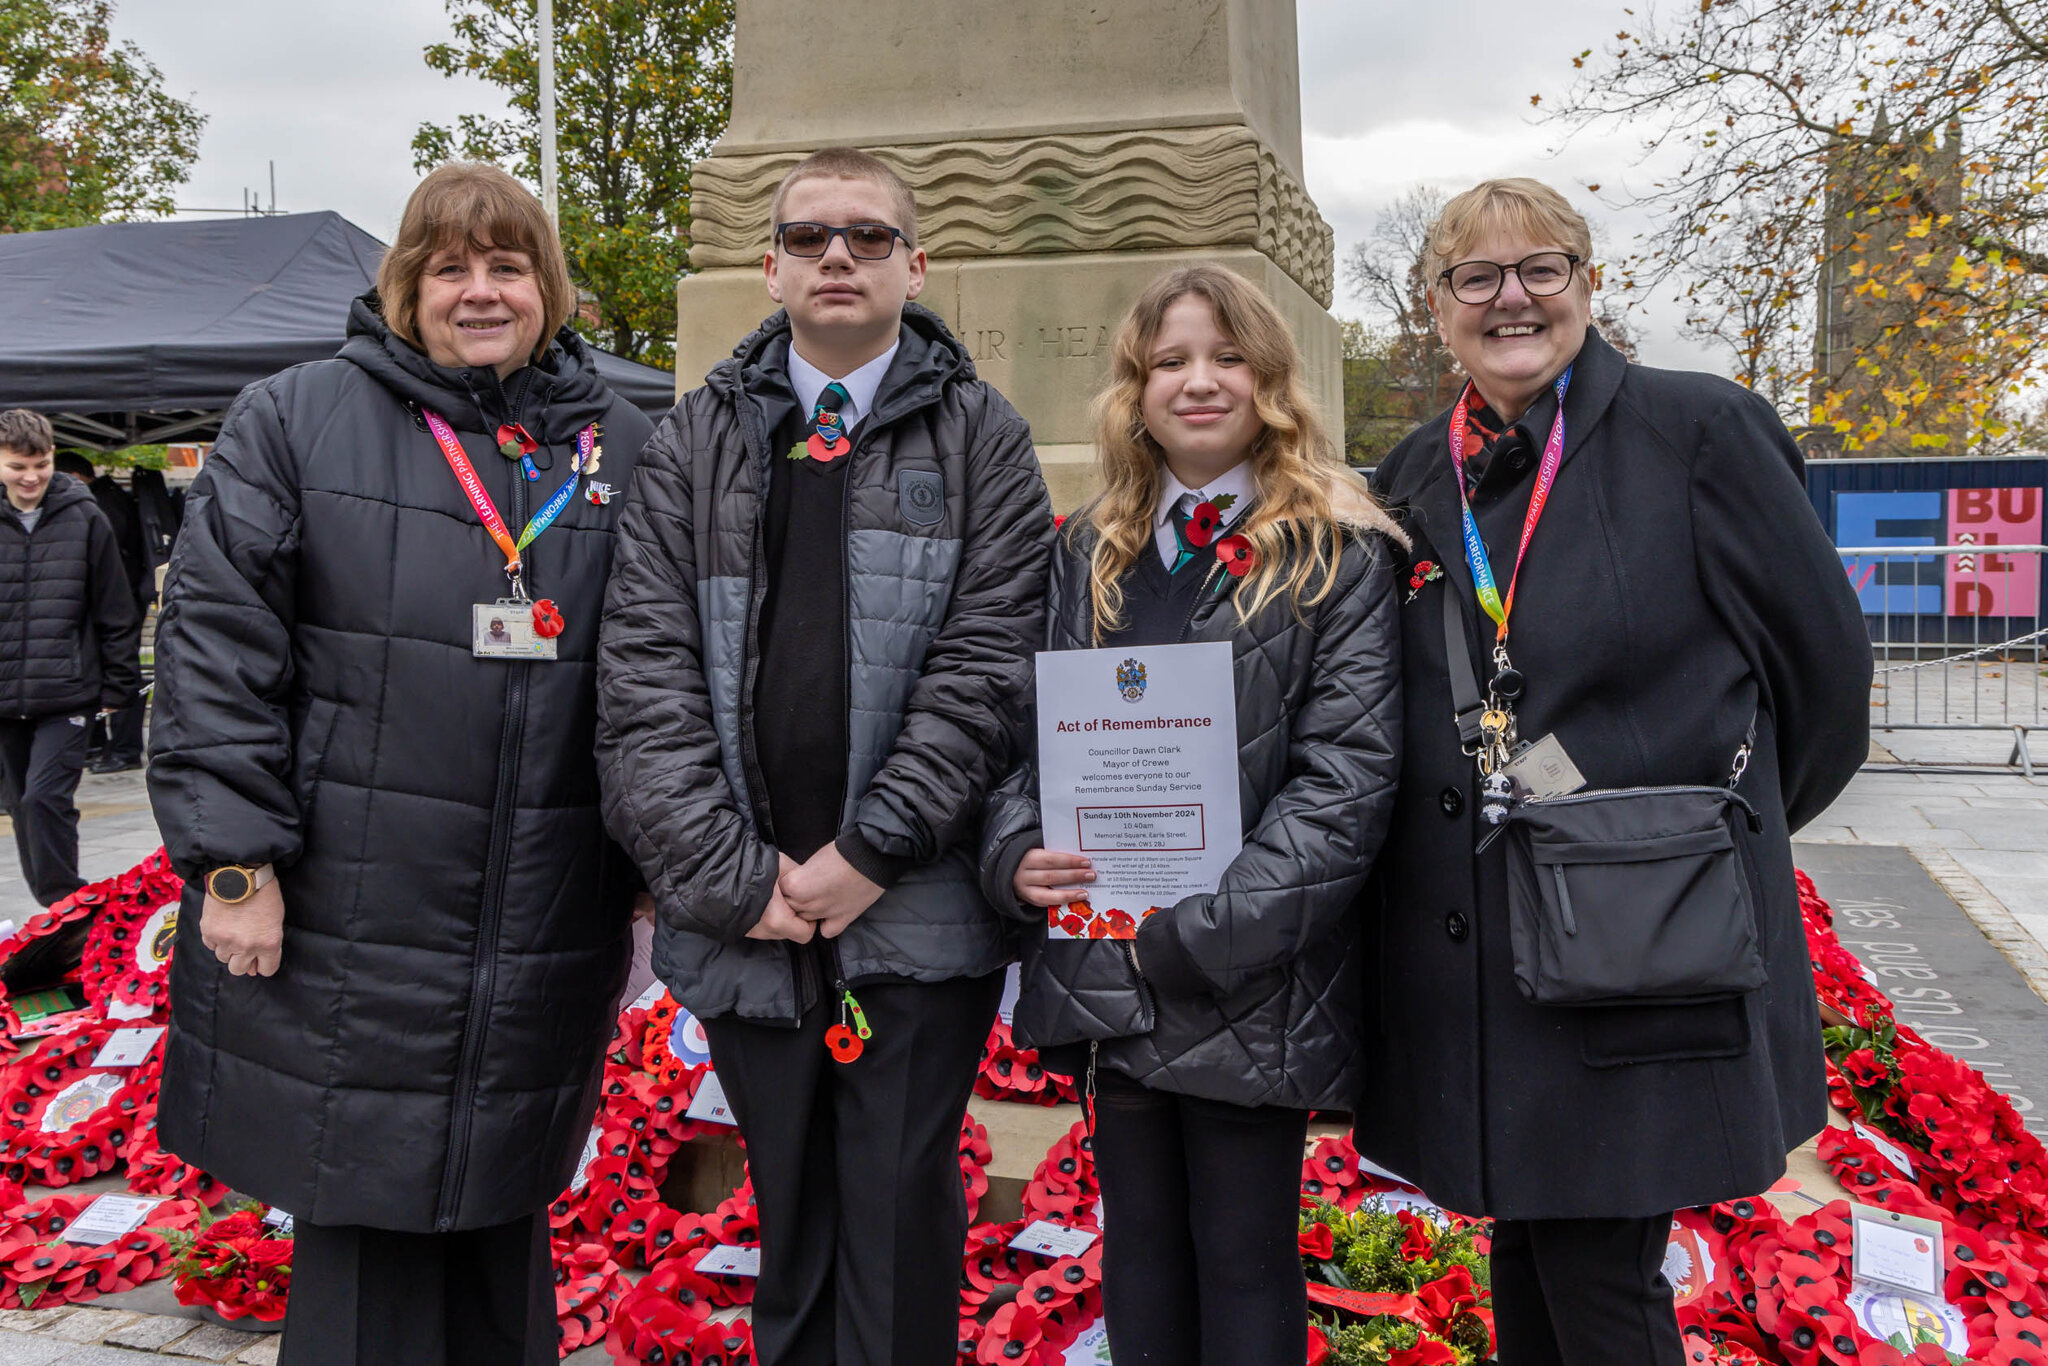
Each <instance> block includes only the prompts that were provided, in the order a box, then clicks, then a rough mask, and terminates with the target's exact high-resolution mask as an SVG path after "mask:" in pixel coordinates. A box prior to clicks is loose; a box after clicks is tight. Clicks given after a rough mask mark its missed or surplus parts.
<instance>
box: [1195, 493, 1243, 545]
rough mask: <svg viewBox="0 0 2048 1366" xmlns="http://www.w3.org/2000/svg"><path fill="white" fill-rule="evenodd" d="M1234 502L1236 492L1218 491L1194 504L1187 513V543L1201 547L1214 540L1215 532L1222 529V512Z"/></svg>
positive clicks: (1235, 500) (1228, 509) (1227, 509)
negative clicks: (1207, 499)
mask: <svg viewBox="0 0 2048 1366" xmlns="http://www.w3.org/2000/svg"><path fill="white" fill-rule="evenodd" d="M1236 502H1237V495H1236V494H1234V493H1219V494H1217V495H1216V496H1215V497H1214V498H1212V499H1210V500H1209V501H1208V502H1206V503H1197V504H1195V510H1194V511H1193V512H1190V513H1189V514H1188V544H1189V545H1191V546H1196V547H1201V546H1205V545H1207V544H1209V542H1211V541H1213V540H1215V539H1216V533H1217V532H1219V531H1221V530H1223V514H1224V513H1226V512H1228V511H1230V508H1231V505H1232V504H1234V503H1236Z"/></svg>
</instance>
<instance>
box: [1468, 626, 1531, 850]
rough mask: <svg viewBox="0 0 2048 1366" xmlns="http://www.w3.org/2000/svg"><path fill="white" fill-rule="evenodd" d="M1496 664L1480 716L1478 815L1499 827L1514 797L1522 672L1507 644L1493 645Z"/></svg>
mask: <svg viewBox="0 0 2048 1366" xmlns="http://www.w3.org/2000/svg"><path fill="white" fill-rule="evenodd" d="M1493 665H1494V671H1493V681H1492V682H1491V683H1489V684H1488V685H1487V688H1486V710H1485V712H1483V713H1482V714H1481V715H1480V717H1479V755H1478V758H1479V773H1480V784H1479V819H1480V820H1482V821H1484V822H1485V823H1486V824H1487V825H1489V826H1494V827H1498V826H1500V825H1501V824H1502V823H1503V822H1505V821H1506V820H1507V818H1508V808H1509V806H1510V805H1512V803H1513V801H1514V785H1513V784H1512V783H1511V782H1509V781H1508V775H1507V766H1508V760H1509V756H1510V752H1511V751H1512V750H1513V748H1514V744H1515V739H1516V730H1515V710H1514V707H1515V703H1516V702H1517V701H1518V700H1520V698H1521V696H1522V672H1521V670H1519V669H1517V668H1516V667H1515V666H1514V665H1513V664H1511V663H1509V662H1508V651H1507V646H1506V645H1504V644H1496V645H1495V646H1494V647H1493Z"/></svg>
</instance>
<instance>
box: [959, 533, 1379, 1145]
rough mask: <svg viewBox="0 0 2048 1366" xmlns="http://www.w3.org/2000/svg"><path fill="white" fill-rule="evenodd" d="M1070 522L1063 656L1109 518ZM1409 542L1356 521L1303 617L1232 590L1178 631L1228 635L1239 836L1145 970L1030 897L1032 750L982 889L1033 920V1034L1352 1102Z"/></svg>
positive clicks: (1245, 1083)
mask: <svg viewBox="0 0 2048 1366" xmlns="http://www.w3.org/2000/svg"><path fill="white" fill-rule="evenodd" d="M1067 527H1068V530H1067V532H1066V533H1065V534H1064V535H1062V536H1061V537H1060V538H1059V541H1058V542H1057V545H1056V548H1055V553H1054V556H1053V569H1052V588H1051V608H1050V610H1049V612H1048V613H1047V619H1046V648H1047V649H1048V650H1084V649H1088V648H1090V646H1091V644H1092V641H1093V635H1094V624H1093V623H1094V611H1093V608H1092V605H1091V602H1090V599H1089V593H1088V556H1089V552H1090V550H1091V548H1092V547H1093V544H1094V532H1093V528H1092V527H1091V526H1089V525H1088V523H1087V521H1086V519H1085V518H1084V517H1080V516H1076V517H1075V518H1073V519H1070V520H1069V521H1068V523H1067ZM1143 553H1145V554H1151V553H1152V549H1151V545H1150V543H1149V542H1148V543H1147V544H1146V547H1145V550H1144V552H1143ZM1398 553H1399V551H1398V550H1396V549H1395V548H1394V546H1393V544H1392V542H1390V541H1389V540H1387V539H1386V538H1385V537H1384V536H1383V535H1381V534H1379V533H1377V532H1371V533H1364V534H1361V535H1360V537H1359V538H1358V539H1357V540H1356V541H1355V542H1353V543H1352V544H1350V545H1348V546H1347V547H1346V549H1345V552H1344V555H1343V558H1342V561H1341V563H1340V565H1339V569H1338V574H1337V581H1336V583H1335V584H1334V585H1333V586H1332V588H1331V590H1330V592H1329V594H1328V595H1327V596H1326V597H1325V598H1324V599H1323V601H1322V602H1320V603H1318V604H1316V605H1315V606H1313V607H1310V608H1308V609H1306V612H1305V614H1304V615H1303V616H1297V615H1296V614H1295V611H1294V609H1293V607H1292V606H1291V604H1290V603H1289V602H1288V600H1287V598H1286V596H1285V595H1284V594H1283V595H1281V596H1280V597H1279V598H1277V599H1276V600H1275V601H1273V602H1271V603H1269V604H1267V606H1266V607H1265V609H1264V610H1263V611H1261V612H1260V613H1259V614H1258V615H1257V616H1255V617H1253V618H1252V620H1251V622H1250V623H1249V624H1248V625H1242V626H1241V625H1239V623H1238V619H1237V608H1236V606H1235V604H1234V603H1233V601H1232V599H1231V597H1230V596H1229V595H1227V594H1220V595H1219V594H1214V593H1208V592H1206V591H1205V592H1204V594H1203V596H1202V597H1201V599H1200V600H1199V603H1198V605H1197V606H1196V608H1195V611H1194V613H1193V615H1192V616H1191V617H1190V618H1189V621H1188V624H1187V627H1186V629H1185V630H1184V631H1183V633H1182V635H1181V641H1182V642H1196V641H1228V642H1229V643H1230V646H1231V658H1232V676H1233V679H1234V682H1235V690H1236V700H1237V762H1238V808H1239V811H1240V813H1241V815H1242V818H1243V822H1244V846H1243V848H1242V849H1241V850H1240V852H1239V853H1238V856H1237V858H1236V859H1235V860H1233V861H1232V862H1231V865H1230V867H1229V869H1228V870H1227V871H1226V872H1225V873H1224V875H1223V880H1222V883H1221V884H1220V886H1219V887H1218V889H1217V891H1216V892H1215V893H1213V894H1210V895H1205V896H1191V897H1188V898H1186V899H1184V900H1183V901H1181V902H1180V903H1179V904H1178V905H1176V906H1174V907H1172V908H1171V910H1170V911H1162V912H1159V913H1156V914H1154V915H1153V916H1152V917H1151V918H1150V919H1148V920H1147V921H1146V922H1145V924H1144V927H1143V928H1142V929H1141V930H1140V931H1139V934H1138V939H1137V960H1138V962H1139V964H1140V965H1142V966H1143V968H1144V970H1145V974H1146V976H1145V978H1144V980H1142V981H1141V980H1140V978H1139V976H1138V974H1137V972H1135V971H1134V970H1133V968H1132V966H1131V958H1130V956H1129V955H1128V954H1127V953H1126V952H1125V950H1124V946H1123V945H1121V944H1118V943H1115V942H1113V941H1108V940H1073V939H1063V940H1048V939H1047V938H1046V934H1045V912H1044V911H1043V910H1041V909H1039V908H1037V907H1034V906H1028V905H1024V904H1022V903H1020V902H1019V901H1018V900H1017V896H1016V892H1015V890H1014V889H1013V887H1012V885H1011V884H1012V879H1013V878H1014V877H1015V875H1016V870H1017V865H1018V863H1019V862H1020V861H1021V860H1022V859H1023V857H1024V855H1025V853H1026V852H1027V851H1029V850H1030V849H1033V848H1036V847H1038V846H1039V844H1040V842H1041V840H1040V832H1039V811H1038V770H1037V766H1036V764H1035V763H1032V764H1027V765H1025V766H1024V767H1022V768H1019V769H1018V770H1017V771H1015V772H1013V773H1012V774H1011V775H1010V776H1009V778H1008V779H1006V780H1005V781H1004V783H1003V785H1002V787H1001V788H1000V789H999V790H998V791H997V793H996V794H995V795H994V796H993V797H992V798H991V799H990V801H989V805H988V812H987V818H986V822H985V825H984V829H983V834H982V889H983V891H984V893H985V894H986V895H987V896H988V898H989V899H990V901H992V902H994V903H995V904H996V905H998V906H1001V907H1002V908H1003V909H1004V910H1005V911H1006V912H1007V913H1009V914H1011V915H1013V916H1016V917H1017V918H1018V919H1019V920H1021V921H1022V922H1023V923H1024V925H1025V931H1024V974H1023V995H1022V998H1021V999H1020V1000H1019V1001H1018V1003H1017V1010H1016V1015H1015V1027H1016V1031H1017V1036H1018V1041H1019V1042H1020V1043H1024V1044H1027V1045H1029V1046H1031V1047H1035V1048H1050V1047H1054V1046H1056V1045H1060V1044H1068V1043H1076V1042H1081V1041H1099V1045H1098V1051H1097V1064H1098V1065H1099V1066H1104V1067H1113V1068H1115V1069H1116V1070H1117V1071H1119V1072H1122V1073H1124V1074H1125V1075H1127V1076H1130V1077H1132V1078H1135V1079H1136V1080H1138V1081H1140V1082H1143V1083H1144V1084H1146V1085H1147V1086H1151V1087H1155V1088H1157V1089H1159V1090H1165V1091H1173V1092H1178V1093H1180V1094H1183V1095H1193V1096H1205V1097H1208V1098H1210V1099H1212V1100H1224V1101H1230V1102H1232V1103H1235V1104H1238V1105H1284V1106H1290V1107H1293V1108H1296V1109H1310V1108H1316V1107H1332V1106H1340V1107H1341V1106H1347V1105H1349V1104H1350V1103H1351V1101H1352V1099H1353V1097H1354V1095H1355V1093H1356V1087H1357V1081H1358V1075H1359V1055H1360V1051H1361V1049H1362V1047H1363V1042H1364V1041H1363V1037H1362V1032H1361V1026H1362V1023H1363V1019H1364V1005H1365V1003H1364V1000H1363V999H1362V992H1363V990H1364V977H1363V957H1362V951H1363V943H1362V920H1361V916H1360V910H1359V907H1358V904H1357V900H1358V893H1359V888H1360V887H1361V886H1363V885H1364V882H1365V877H1366V873H1367V870H1368V869H1370V868H1371V866H1372V861H1373V857H1374V855H1375V854H1376V853H1378V851H1379V847H1380V841H1381V839H1382V838H1383V837H1384V836H1385V834H1386V829H1387V820H1388V817H1389V815H1390V814H1391V813H1392V811H1393V805H1394V775H1395V773H1396V771H1397V770H1398V769H1399V767H1400V762H1401V754H1400V744H1401V687H1400V684H1401V640H1400V630H1399V625H1398V623H1397V621H1396V599H1395V596H1394V561H1395V556H1396V555H1397V554H1398ZM1211 572H1212V573H1220V572H1221V570H1220V569H1216V570H1212V571H1211ZM1033 748H1035V746H1033Z"/></svg>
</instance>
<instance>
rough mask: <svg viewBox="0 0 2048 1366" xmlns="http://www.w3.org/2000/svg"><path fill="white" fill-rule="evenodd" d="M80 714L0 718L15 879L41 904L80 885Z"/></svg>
mask: <svg viewBox="0 0 2048 1366" xmlns="http://www.w3.org/2000/svg"><path fill="white" fill-rule="evenodd" d="M90 719H91V718H89V717H85V716H41V717H28V718H21V717H4V718H0V802H4V804H5V806H6V808H7V814H8V815H9V816H10V817H12V818H13V820H14V847H15V849H16V850H18V851H19V852H20V854H21V880H22V881H23V882H26V883H27V884H28V889H29V893H30V894H31V895H32V896H34V897H35V899H36V900H37V901H39V902H41V903H42V904H43V905H45V906H54V905H56V904H57V903H58V902H59V901H62V900H63V899H64V898H65V897H67V896H70V895H71V894H72V893H73V892H75V891H77V890H78V889H79V888H80V887H83V886H84V885H85V879H84V878H82V877H80V876H79V875H78V807H77V806H76V805H75V804H74V803H73V801H72V799H73V798H74V797H76V796H77V795H78V776H79V774H81V773H83V772H84V771H85V727H86V722H87V721H88V720H90Z"/></svg>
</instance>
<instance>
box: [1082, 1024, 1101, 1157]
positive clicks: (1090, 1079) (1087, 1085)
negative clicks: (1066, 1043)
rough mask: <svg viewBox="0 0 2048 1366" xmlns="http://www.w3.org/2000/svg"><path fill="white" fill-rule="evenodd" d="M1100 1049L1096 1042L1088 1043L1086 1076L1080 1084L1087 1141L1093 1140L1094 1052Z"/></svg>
mask: <svg viewBox="0 0 2048 1366" xmlns="http://www.w3.org/2000/svg"><path fill="white" fill-rule="evenodd" d="M1100 1047H1101V1043H1100V1042H1099V1041H1098V1040H1095V1039H1090V1040H1089V1041H1088V1076H1087V1079H1086V1080H1085V1081H1083V1082H1082V1083H1081V1112H1082V1114H1083V1116H1084V1117H1085V1118H1086V1119H1087V1121H1088V1139H1089V1141H1090V1142H1093V1141H1094V1139H1095V1050H1096V1049H1098V1048H1100Z"/></svg>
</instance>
